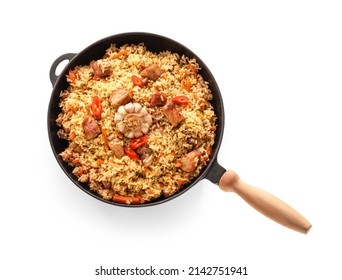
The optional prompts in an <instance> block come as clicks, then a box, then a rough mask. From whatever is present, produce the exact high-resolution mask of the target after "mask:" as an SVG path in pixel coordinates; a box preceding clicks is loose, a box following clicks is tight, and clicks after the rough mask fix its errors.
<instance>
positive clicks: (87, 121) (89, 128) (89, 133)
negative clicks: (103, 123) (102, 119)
mask: <svg viewBox="0 0 342 280" xmlns="http://www.w3.org/2000/svg"><path fill="white" fill-rule="evenodd" d="M82 125H83V130H84V133H85V135H86V138H87V139H88V140H90V139H93V138H95V137H96V136H97V135H98V134H99V133H100V127H99V125H98V124H97V121H96V120H95V119H94V117H93V116H90V115H88V116H86V117H85V118H84V120H83V123H82Z"/></svg>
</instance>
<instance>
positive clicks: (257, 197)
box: [219, 171, 311, 233]
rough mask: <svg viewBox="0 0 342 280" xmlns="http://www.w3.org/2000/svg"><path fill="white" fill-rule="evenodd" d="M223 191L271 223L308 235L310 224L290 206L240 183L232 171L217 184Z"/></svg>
mask: <svg viewBox="0 0 342 280" xmlns="http://www.w3.org/2000/svg"><path fill="white" fill-rule="evenodd" d="M219 186H220V188H221V189H222V190H223V191H226V192H235V193H237V194H238V195H239V196H240V197H242V198H243V199H244V200H245V201H246V202H247V203H248V204H249V205H251V206H252V207H253V208H255V209H256V210H258V211H259V212H260V213H262V214H264V215H265V216H266V217H268V218H270V219H272V220H273V221H275V222H277V223H279V224H281V225H283V226H285V227H288V228H290V229H293V230H296V231H299V232H301V233H308V231H309V230H310V228H311V224H310V223H309V222H308V221H307V220H306V219H305V218H304V217H303V216H302V215H301V214H299V213H298V212H297V211H296V210H294V209H293V208H292V207H291V206H289V205H287V204H286V203H285V202H283V201H281V200H280V199H278V198H276V197H275V196H273V195H271V194H269V193H267V192H265V191H263V190H261V189H258V188H255V187H253V186H251V185H248V184H246V183H244V182H242V181H241V180H240V178H239V176H238V175H237V174H236V173H235V172H234V171H226V172H225V173H224V174H223V175H222V177H221V179H220V182H219Z"/></svg>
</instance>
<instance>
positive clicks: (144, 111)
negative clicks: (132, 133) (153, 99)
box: [140, 107, 148, 116]
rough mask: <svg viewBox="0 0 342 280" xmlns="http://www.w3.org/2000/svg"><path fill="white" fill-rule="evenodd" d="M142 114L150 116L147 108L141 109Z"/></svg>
mask: <svg viewBox="0 0 342 280" xmlns="http://www.w3.org/2000/svg"><path fill="white" fill-rule="evenodd" d="M140 114H141V115H143V116H146V115H148V112H147V110H146V107H142V108H141V110H140Z"/></svg>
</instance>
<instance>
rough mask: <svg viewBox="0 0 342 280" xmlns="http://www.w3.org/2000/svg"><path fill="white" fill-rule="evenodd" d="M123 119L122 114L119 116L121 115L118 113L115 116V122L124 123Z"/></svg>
mask: <svg viewBox="0 0 342 280" xmlns="http://www.w3.org/2000/svg"><path fill="white" fill-rule="evenodd" d="M123 118H124V117H123V116H122V115H121V114H119V113H116V114H115V115H114V120H115V121H116V122H119V121H122V120H123Z"/></svg>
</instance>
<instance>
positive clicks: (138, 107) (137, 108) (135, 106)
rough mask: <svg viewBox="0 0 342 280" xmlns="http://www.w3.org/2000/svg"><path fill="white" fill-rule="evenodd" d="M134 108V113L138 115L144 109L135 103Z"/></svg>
mask: <svg viewBox="0 0 342 280" xmlns="http://www.w3.org/2000/svg"><path fill="white" fill-rule="evenodd" d="M133 106H134V111H135V112H136V113H138V112H139V111H140V110H141V108H142V106H141V105H140V104H139V103H133Z"/></svg>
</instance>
